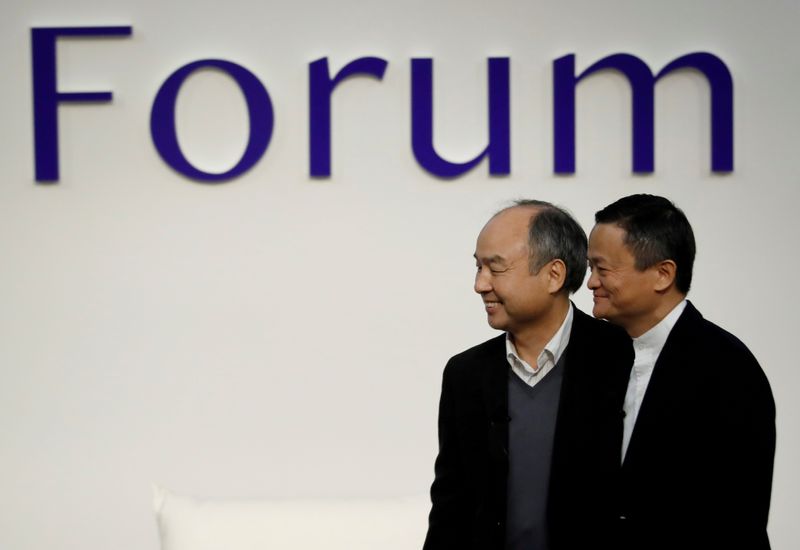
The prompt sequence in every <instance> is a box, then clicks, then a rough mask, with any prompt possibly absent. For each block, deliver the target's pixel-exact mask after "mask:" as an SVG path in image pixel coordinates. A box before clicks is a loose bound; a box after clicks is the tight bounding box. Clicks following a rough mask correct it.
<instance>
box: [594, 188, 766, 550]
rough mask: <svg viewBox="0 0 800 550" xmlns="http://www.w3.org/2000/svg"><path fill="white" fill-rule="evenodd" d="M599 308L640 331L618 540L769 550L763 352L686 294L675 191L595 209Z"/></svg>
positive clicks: (691, 251)
mask: <svg viewBox="0 0 800 550" xmlns="http://www.w3.org/2000/svg"><path fill="white" fill-rule="evenodd" d="M595 221H596V222H597V224H596V225H595V226H594V229H593V230H592V233H591V236H590V238H589V265H590V266H591V268H592V274H591V276H590V277H589V282H588V286H589V288H590V289H591V290H592V291H593V294H594V310H593V313H594V315H595V316H596V317H602V318H604V319H608V320H609V321H611V322H612V323H615V324H617V325H619V326H621V327H623V328H624V329H625V330H626V331H627V332H628V334H629V335H630V336H631V338H633V346H634V350H635V360H634V363H633V368H632V370H631V373H630V381H629V384H628V388H627V393H626V396H625V401H624V411H625V419H624V433H623V442H622V454H623V462H622V472H621V478H620V485H619V488H620V494H619V500H618V504H617V518H616V523H617V528H618V530H619V537H620V538H619V540H618V542H617V544H615V547H616V548H619V549H630V550H633V549H643V550H662V549H663V550H667V549H675V548H680V549H682V550H713V549H718V548H719V549H725V550H768V549H769V539H768V537H767V517H768V515H769V501H770V492H771V488H772V464H773V457H774V453H775V403H774V401H773V399H772V393H771V391H770V387H769V383H768V382H767V378H766V376H765V375H764V372H763V371H762V370H761V367H760V366H759V365H758V362H757V361H756V359H755V358H754V357H753V355H752V354H751V353H750V351H749V350H748V349H747V347H745V345H744V344H743V343H742V342H740V341H739V340H738V339H737V338H736V337H735V336H733V335H732V334H730V333H728V332H726V331H725V330H723V329H721V328H720V327H718V326H716V325H715V324H713V323H711V322H709V321H707V320H705V319H704V318H703V316H702V315H700V312H698V311H697V309H696V308H695V307H694V306H693V305H692V304H691V303H690V302H688V301H687V300H686V294H687V293H688V292H689V287H690V285H691V281H692V266H693V262H694V255H695V241H694V235H693V233H692V228H691V226H690V225H689V222H688V220H687V219H686V216H685V215H684V214H683V212H681V210H679V209H678V208H677V207H675V205H674V204H672V202H670V201H669V200H667V199H665V198H663V197H657V196H652V195H632V196H629V197H624V198H622V199H620V200H618V201H617V202H615V203H613V204H610V205H608V206H607V207H605V208H604V209H602V210H600V211H599V212H597V214H596V215H595Z"/></svg>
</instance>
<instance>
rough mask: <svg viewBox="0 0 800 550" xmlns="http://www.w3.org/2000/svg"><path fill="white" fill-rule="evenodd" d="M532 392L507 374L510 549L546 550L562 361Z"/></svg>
mask: <svg viewBox="0 0 800 550" xmlns="http://www.w3.org/2000/svg"><path fill="white" fill-rule="evenodd" d="M565 356H566V353H564V354H562V355H561V358H560V359H559V361H558V364H557V365H556V366H555V367H554V368H553V370H551V371H550V372H549V373H547V375H546V376H545V377H544V378H543V379H542V380H540V381H539V382H537V384H536V385H535V386H533V387H530V386H528V385H527V384H525V382H523V381H522V380H520V378H519V376H517V375H516V374H514V372H513V371H511V370H509V374H508V415H509V416H510V417H511V420H510V421H509V424H508V487H507V495H508V497H507V498H508V501H507V504H508V507H507V511H506V550H547V549H548V544H547V537H548V533H547V497H548V489H549V485H550V463H551V460H552V455H553V437H554V436H555V431H556V416H557V414H558V402H559V398H560V396H561V381H562V379H563V374H564V365H563V363H564V357H565Z"/></svg>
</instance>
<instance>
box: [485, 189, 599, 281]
mask: <svg viewBox="0 0 800 550" xmlns="http://www.w3.org/2000/svg"><path fill="white" fill-rule="evenodd" d="M517 207H523V208H535V209H536V212H535V213H534V214H533V215H532V216H531V221H530V224H529V226H528V250H529V260H528V269H529V270H530V272H531V273H533V274H535V273H538V272H539V270H541V269H542V267H544V266H545V265H546V264H548V263H549V262H551V261H553V260H561V261H562V262H564V265H565V266H566V268H567V275H566V278H565V279H564V286H563V288H562V290H566V291H567V292H568V293H569V294H572V293H573V292H575V291H577V290H578V289H579V288H580V287H581V285H582V284H583V279H584V277H585V276H586V255H587V247H588V243H587V239H586V233H585V232H584V231H583V228H582V227H581V226H580V224H579V223H578V222H577V221H575V218H573V217H572V215H570V213H569V212H567V211H566V210H565V209H563V208H561V207H558V206H555V205H554V204H551V203H549V202H546V201H539V200H534V199H520V200H516V201H514V203H513V204H512V205H511V206H509V207H508V208H505V209H503V210H501V212H502V211H504V210H508V209H509V208H517ZM498 213H499V212H498Z"/></svg>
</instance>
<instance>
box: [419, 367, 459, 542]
mask: <svg viewBox="0 0 800 550" xmlns="http://www.w3.org/2000/svg"><path fill="white" fill-rule="evenodd" d="M455 370H456V369H455V368H454V365H453V361H452V360H451V361H450V362H448V364H447V366H446V367H445V370H444V375H443V377H442V393H441V397H440V400H439V454H438V456H437V457H436V464H435V467H434V470H435V478H434V481H433V484H432V486H431V503H432V505H431V512H430V515H429V517H428V534H427V536H426V538H425V545H424V547H423V549H424V550H452V549H454V548H465V547H466V546H467V544H466V540H467V531H468V528H466V525H467V524H468V522H469V518H468V516H467V510H468V506H467V505H466V502H465V501H466V495H467V490H466V487H465V478H464V467H463V463H462V461H461V453H460V452H459V438H458V423H457V401H458V399H457V395H456V393H457V392H456V386H457V384H456V383H455V380H454V378H455V374H456V373H455Z"/></svg>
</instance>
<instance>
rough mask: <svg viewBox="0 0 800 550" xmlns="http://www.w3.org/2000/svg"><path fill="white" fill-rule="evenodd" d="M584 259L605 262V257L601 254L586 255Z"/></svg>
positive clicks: (595, 262)
mask: <svg viewBox="0 0 800 550" xmlns="http://www.w3.org/2000/svg"><path fill="white" fill-rule="evenodd" d="M586 260H587V261H588V262H590V263H593V264H597V263H601V262H605V261H606V259H605V258H604V257H603V256H586Z"/></svg>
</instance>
